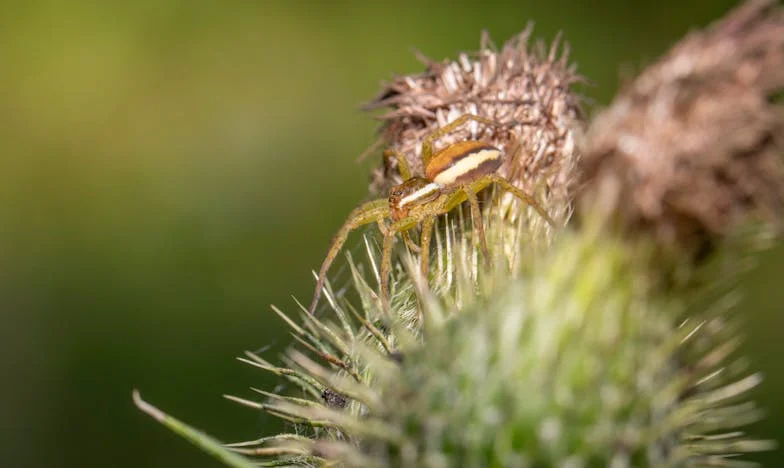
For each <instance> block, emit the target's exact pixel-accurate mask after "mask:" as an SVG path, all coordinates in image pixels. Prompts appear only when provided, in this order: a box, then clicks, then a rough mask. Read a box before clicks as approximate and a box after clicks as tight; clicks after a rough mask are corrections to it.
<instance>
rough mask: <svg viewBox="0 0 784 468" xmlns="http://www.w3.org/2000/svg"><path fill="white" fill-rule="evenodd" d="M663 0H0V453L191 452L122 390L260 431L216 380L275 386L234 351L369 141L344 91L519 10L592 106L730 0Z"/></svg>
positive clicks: (339, 214)
mask: <svg viewBox="0 0 784 468" xmlns="http://www.w3.org/2000/svg"><path fill="white" fill-rule="evenodd" d="M671 3H672V5H668V4H666V3H661V2H653V1H650V2H644V3H639V2H635V4H634V5H633V6H632V5H630V4H629V2H621V1H619V0H607V1H603V2H601V3H596V2H594V3H593V4H591V5H590V6H588V5H587V4H586V3H585V2H580V1H576V0H573V1H565V0H564V1H560V2H550V3H545V2H494V3H492V4H487V3H485V2H477V1H470V2H469V1H460V2H396V3H393V4H392V3H378V2H339V3H337V4H335V3H334V2H332V4H330V5H327V4H326V3H324V4H321V3H315V2H313V4H310V3H308V2H277V3H272V2H231V3H217V2H198V1H197V2H185V1H176V0H163V1H159V2H151V3H149V4H145V5H141V4H140V5H137V4H134V3H132V2H122V3H121V2H105V3H103V4H96V3H94V2H55V1H48V2H47V1H40V2H30V3H29V4H25V5H22V4H14V5H9V4H6V5H4V8H3V14H2V15H0V59H1V60H0V63H2V73H0V142H2V151H0V311H2V318H3V321H2V327H0V340H1V342H2V348H0V349H2V351H3V357H4V359H3V364H2V367H1V368H0V371H2V374H0V375H2V376H3V385H2V386H0V388H2V390H0V401H2V402H3V403H2V405H3V407H2V412H3V414H4V418H3V421H4V423H3V424H2V425H0V465H3V466H44V465H48V466H93V465H99V464H100V465H105V464H107V463H108V464H110V465H112V466H118V467H122V466H172V465H181V464H185V463H193V464H197V465H198V466H209V464H210V463H212V462H211V461H210V460H209V459H207V458H206V457H205V456H204V455H203V454H201V453H199V452H198V451H197V450H194V449H192V448H191V447H189V446H187V445H186V444H185V443H183V442H182V441H180V440H178V439H177V438H176V437H175V436H173V435H171V434H169V433H168V432H167V431H166V430H165V429H163V428H161V427H157V426H155V425H154V424H151V423H150V422H149V421H148V420H147V419H146V418H145V417H144V416H143V415H141V414H139V413H138V412H137V411H136V410H135V409H134V408H133V407H132V405H131V402H130V391H131V389H132V388H134V387H140V388H143V389H144V391H145V395H146V396H147V397H148V398H150V399H151V400H154V401H155V402H157V403H158V404H160V405H161V406H163V407H165V408H166V409H167V410H169V411H171V412H172V413H173V414H177V415H180V416H182V417H183V418H185V419H187V420H189V421H190V422H192V423H193V424H195V425H196V426H198V427H203V428H209V429H210V432H211V433H212V434H214V435H216V436H218V437H221V438H223V439H225V440H237V439H241V438H247V437H248V435H249V434H253V433H258V434H269V433H275V432H279V431H278V429H279V428H278V427H277V426H276V425H277V424H278V423H277V422H276V421H274V420H273V419H272V418H269V417H267V416H263V415H258V414H253V413H252V412H250V411H248V410H247V409H244V408H240V407H238V406H236V405H233V404H231V403H229V402H226V401H224V400H222V399H221V398H220V395H221V394H222V393H226V392H229V393H238V392H240V391H242V389H244V388H245V387H247V386H249V385H253V386H255V387H261V388H270V387H271V386H272V385H274V380H272V379H270V378H269V377H267V376H265V375H262V374H260V373H258V372H254V371H253V370H251V369H248V368H246V367H245V366H243V365H240V364H238V363H235V362H234V361H233V357H234V356H235V355H237V354H239V353H240V352H241V351H242V350H244V349H254V348H262V347H265V346H271V347H270V348H269V349H267V350H266V351H264V352H263V353H262V354H263V355H264V356H266V357H268V358H270V359H272V360H274V359H275V357H276V355H277V353H278V352H279V351H280V349H281V348H282V347H283V346H285V345H286V344H288V343H289V341H290V339H289V337H288V336H287V335H286V334H285V333H286V332H285V328H284V326H283V324H282V323H281V322H280V319H278V318H277V317H276V316H275V315H274V314H272V313H271V312H270V311H269V308H268V304H270V303H277V304H289V305H291V304H292V302H291V299H290V295H292V294H294V295H296V296H297V297H300V298H307V297H309V294H310V293H311V292H312V289H311V286H312V284H313V282H312V280H311V277H310V275H309V270H310V269H311V268H313V267H315V266H316V265H317V264H318V263H319V262H320V260H321V258H322V255H323V253H324V251H325V249H326V247H327V244H328V242H329V239H330V236H331V235H332V232H333V230H334V229H335V228H336V227H337V225H338V224H339V223H340V222H341V221H342V220H343V219H344V217H345V214H346V213H347V212H348V211H349V210H350V209H351V208H353V206H355V205H356V203H357V202H358V201H359V200H361V199H362V198H363V197H364V196H365V193H366V192H365V189H366V185H367V181H368V179H367V174H368V168H369V167H370V166H371V165H374V164H375V162H376V161H375V160H374V159H373V158H374V157H377V156H375V155H374V156H371V158H370V159H371V160H370V161H367V162H365V163H363V164H361V165H357V164H354V162H353V161H354V159H355V157H356V156H357V155H359V154H360V153H361V152H362V150H363V149H364V148H365V147H366V146H367V145H369V144H370V143H372V141H373V140H374V138H375V137H374V135H373V132H374V129H375V123H374V122H373V121H372V119H370V118H369V116H366V115H362V114H361V113H360V112H359V111H358V110H357V106H358V105H359V104H360V103H362V102H363V101H365V100H367V99H370V98H371V97H373V95H374V94H375V92H376V90H377V89H378V84H379V81H381V80H384V79H388V78H390V77H391V76H392V75H393V73H395V72H401V73H402V72H413V71H416V70H419V69H421V68H422V66H421V65H420V64H418V63H417V62H416V60H415V59H414V56H413V54H412V53H411V49H412V48H413V47H416V48H417V49H419V50H421V51H422V52H423V53H425V54H426V55H428V56H431V57H433V58H436V59H441V58H444V57H448V56H454V54H455V53H456V52H457V51H459V50H473V49H476V47H477V45H478V41H479V33H480V31H481V29H483V28H486V29H488V31H489V32H490V33H491V34H492V36H493V37H495V38H496V40H497V41H498V42H502V41H503V40H505V39H507V38H508V37H510V36H511V35H513V34H515V33H516V32H518V31H519V30H521V29H522V28H523V27H524V26H525V24H526V22H527V21H528V20H535V21H536V24H537V27H536V29H535V33H534V35H535V36H537V37H544V38H545V39H551V38H552V37H553V36H554V35H555V33H556V32H557V31H559V30H563V32H564V36H565V38H566V39H567V40H568V41H569V42H570V43H571V44H572V49H573V55H572V56H573V58H574V60H575V61H577V62H578V64H579V70H580V71H581V72H582V73H583V74H584V75H586V76H588V77H589V78H590V79H592V80H593V81H594V82H595V83H596V86H595V87H592V88H587V89H585V92H586V94H588V95H589V96H591V97H592V98H595V99H596V100H597V102H599V103H606V102H607V101H608V100H609V98H610V97H611V96H612V95H613V94H614V92H615V90H616V88H617V86H618V83H619V78H618V77H619V75H622V71H623V70H629V69H630V67H631V69H633V68H634V67H636V66H638V65H640V64H642V63H646V62H647V61H650V60H652V59H653V58H655V57H656V56H658V55H659V54H660V53H662V52H663V51H664V50H666V48H667V46H668V45H669V44H670V43H672V42H673V41H675V40H677V39H678V38H680V37H681V36H682V35H683V34H684V33H685V32H686V31H687V30H688V29H689V28H690V27H691V26H701V25H705V24H707V23H708V22H710V21H711V20H712V19H714V18H717V17H718V16H720V15H721V14H722V13H723V12H724V11H726V10H727V9H728V8H729V6H730V5H732V4H733V2H729V1H723V0H722V1H708V0H701V1H693V2H683V3H680V2H671ZM624 64H625V65H628V66H629V67H626V68H624V67H622V66H621V65H624ZM349 245H351V242H350V243H349ZM783 270H784V251H783V250H782V249H778V250H777V251H775V252H774V253H772V254H770V255H768V256H767V257H766V258H765V259H764V263H763V265H762V267H761V268H760V269H759V270H758V271H757V272H756V273H755V274H754V276H753V277H751V278H749V280H748V281H747V283H748V290H749V295H748V297H747V304H748V307H747V310H748V317H747V318H746V319H745V321H746V322H747V325H748V327H747V334H748V335H749V336H750V337H752V339H750V340H749V342H748V344H747V349H748V351H749V353H750V355H751V356H752V359H753V360H754V364H755V366H756V367H758V368H760V369H761V370H762V371H763V372H764V373H765V375H766V377H767V381H766V382H765V383H763V385H762V387H761V389H762V390H761V391H760V394H759V395H758V398H757V399H758V401H759V402H760V403H761V404H762V405H763V406H765V407H767V408H768V409H769V417H768V418H767V420H766V421H765V422H764V423H763V424H761V425H760V426H758V431H757V433H760V434H764V435H769V436H771V437H774V436H776V435H778V434H779V433H780V432H781V428H782V427H784V406H782V403H781V402H780V401H781V399H780V398H779V395H780V393H781V392H782V391H784V374H781V373H780V368H781V365H780V363H779V361H778V354H779V353H780V352H781V350H782V347H781V344H780V340H779V339H778V337H777V336H776V334H777V330H779V329H781V326H782V325H783V324H782V321H783V320H784V319H783V318H782V314H781V313H780V310H781V308H782V306H781V305H780V304H781V301H782V300H784V293H782V292H781V288H780V287H778V285H779V283H780V280H779V279H778V278H780V275H781V274H782V272H783ZM344 277H345V278H346V280H347V279H348V278H347V275H345V276H344ZM777 371H778V372H779V373H777ZM777 457H778V458H777ZM780 457H781V455H780V454H778V453H771V454H765V455H764V458H763V457H760V460H763V461H766V462H767V463H769V464H771V465H775V460H780Z"/></svg>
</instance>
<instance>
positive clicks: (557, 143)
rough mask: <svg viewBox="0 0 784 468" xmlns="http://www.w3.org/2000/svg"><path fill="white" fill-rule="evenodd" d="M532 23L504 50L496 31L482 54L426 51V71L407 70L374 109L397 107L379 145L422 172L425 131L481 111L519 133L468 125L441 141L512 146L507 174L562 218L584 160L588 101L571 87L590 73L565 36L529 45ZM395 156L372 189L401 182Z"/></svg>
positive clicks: (385, 119) (391, 110)
mask: <svg viewBox="0 0 784 468" xmlns="http://www.w3.org/2000/svg"><path fill="white" fill-rule="evenodd" d="M531 31H532V28H531V26H529V27H527V28H526V29H525V30H524V31H523V32H522V33H520V34H519V35H518V36H516V37H514V38H512V39H511V40H510V41H508V42H507V43H506V44H504V46H503V48H502V49H501V51H500V52H499V51H497V49H496V47H495V46H494V45H493V44H492V42H491V40H490V39H489V37H488V35H487V34H486V33H485V34H483V35H482V40H481V48H480V50H479V51H478V52H476V53H474V54H468V53H463V54H460V56H459V57H458V59H457V60H456V61H444V62H436V61H433V60H430V59H427V58H424V57H421V56H420V60H421V61H422V62H423V63H424V64H425V65H426V66H427V69H426V70H425V72H424V73H422V74H419V75H413V76H412V75H406V76H400V77H398V78H397V79H395V80H394V81H392V82H391V83H388V84H386V85H385V86H384V88H383V89H382V91H381V93H380V94H379V95H378V97H376V98H375V99H374V100H373V101H371V102H370V103H369V104H368V105H367V106H366V109H368V110H372V109H378V108H389V110H388V111H387V112H386V113H384V114H383V115H382V116H381V117H380V119H381V121H382V122H383V123H382V127H381V138H380V141H379V143H381V144H383V145H384V146H387V147H390V148H393V149H395V150H398V151H400V152H402V153H403V154H405V155H406V157H407V159H408V164H409V166H410V167H411V168H412V170H413V171H414V172H416V173H421V172H422V167H421V158H420V154H419V152H420V144H421V142H422V137H423V136H425V135H427V134H428V133H430V132H432V131H434V130H436V129H438V128H440V127H442V126H444V125H445V124H447V123H448V122H451V121H452V120H454V119H456V118H457V117H459V116H461V115H463V114H475V115H479V116H482V117H486V118H489V119H492V120H495V121H497V122H500V123H504V124H510V125H511V124H512V123H516V124H515V125H513V126H512V131H511V132H508V131H498V130H497V129H492V128H485V126H481V125H473V126H468V127H466V128H465V129H463V130H462V131H456V132H454V133H453V134H451V135H448V136H446V137H444V138H443V139H442V140H441V142H440V145H441V146H440V147H443V145H448V144H450V143H453V142H455V141H460V140H465V139H468V138H472V139H489V140H490V141H492V142H493V144H495V145H496V146H498V147H499V148H500V149H502V150H503V151H505V152H506V154H507V164H506V165H505V166H504V167H502V168H501V169H500V171H499V172H500V173H501V174H502V175H503V176H505V177H506V178H507V179H509V180H510V181H511V182H512V183H514V184H515V185H517V186H518V187H520V188H521V189H523V190H525V191H527V192H529V193H536V194H537V195H538V196H539V197H542V198H539V201H540V202H541V203H542V204H543V206H544V208H545V210H546V211H548V212H550V213H551V215H552V216H554V217H556V219H558V218H560V219H563V218H565V217H566V215H567V211H568V206H569V204H568V201H569V200H570V195H569V187H570V184H571V182H572V181H573V180H574V177H575V172H574V168H575V165H576V160H577V151H576V149H575V141H576V135H575V132H577V131H579V129H580V127H581V122H582V112H581V109H580V99H579V97H578V96H577V95H576V94H574V92H573V91H572V90H571V89H570V88H571V86H572V85H574V84H575V83H578V82H581V81H582V78H581V77H580V76H579V75H578V74H577V73H576V72H575V69H574V66H573V65H570V64H569V62H568V58H569V51H568V46H567V45H564V46H563V47H561V45H560V42H559V41H558V40H556V41H554V42H553V44H552V45H551V46H550V47H549V49H548V48H547V47H546V46H545V44H544V43H543V42H538V43H537V44H536V46H535V47H534V48H533V50H532V49H531V48H530V46H529V39H530V36H531ZM399 181H400V179H399V175H398V173H397V170H396V163H395V161H394V160H387V161H384V163H383V166H382V167H380V168H379V169H377V170H376V171H374V173H373V175H372V180H371V191H372V192H374V193H380V194H386V192H387V191H388V189H389V188H390V187H391V186H392V185H395V184H396V183H399Z"/></svg>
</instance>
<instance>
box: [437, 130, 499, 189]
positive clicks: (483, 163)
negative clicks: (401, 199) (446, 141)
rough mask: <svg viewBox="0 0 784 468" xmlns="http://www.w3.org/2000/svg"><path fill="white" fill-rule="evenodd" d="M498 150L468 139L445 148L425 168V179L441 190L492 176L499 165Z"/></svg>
mask: <svg viewBox="0 0 784 468" xmlns="http://www.w3.org/2000/svg"><path fill="white" fill-rule="evenodd" d="M502 156H503V154H502V153H501V150H499V149H498V148H496V147H495V146H493V145H490V144H488V143H485V142H482V141H476V140H468V141H462V142H459V143H455V144H453V145H450V146H447V147H446V148H444V149H443V150H441V151H439V152H438V153H436V154H435V155H434V156H433V157H432V159H430V161H428V163H427V166H426V167H425V176H426V177H427V178H428V179H429V180H432V181H433V182H435V183H437V184H438V185H440V186H442V187H453V186H456V185H462V184H466V183H469V182H471V181H474V180H477V179H479V178H480V177H482V176H484V175H487V174H492V173H494V172H495V171H497V170H498V168H499V167H501V163H502V162H503V158H502Z"/></svg>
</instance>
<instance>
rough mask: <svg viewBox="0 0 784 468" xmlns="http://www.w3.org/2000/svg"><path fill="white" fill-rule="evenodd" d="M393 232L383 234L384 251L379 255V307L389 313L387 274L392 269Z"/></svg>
mask: <svg viewBox="0 0 784 468" xmlns="http://www.w3.org/2000/svg"><path fill="white" fill-rule="evenodd" d="M394 240H395V232H394V231H392V230H391V229H390V230H389V232H386V233H384V250H383V252H382V254H381V307H382V308H383V309H384V312H387V311H389V273H390V270H391V269H392V246H393V245H394Z"/></svg>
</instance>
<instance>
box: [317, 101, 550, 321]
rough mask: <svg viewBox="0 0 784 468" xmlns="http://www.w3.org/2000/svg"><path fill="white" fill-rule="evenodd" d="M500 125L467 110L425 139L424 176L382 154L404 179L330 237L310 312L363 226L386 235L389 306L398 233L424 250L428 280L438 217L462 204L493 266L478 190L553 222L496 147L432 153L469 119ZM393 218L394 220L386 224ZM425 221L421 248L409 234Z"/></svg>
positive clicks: (384, 297) (478, 144) (468, 145)
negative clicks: (511, 199) (508, 174)
mask: <svg viewBox="0 0 784 468" xmlns="http://www.w3.org/2000/svg"><path fill="white" fill-rule="evenodd" d="M470 120H472V121H476V122H479V123H483V124H485V125H492V126H498V127H502V126H503V125H501V124H499V123H497V122H495V121H493V120H489V119H485V118H483V117H479V116H476V115H472V114H464V115H462V116H460V117H458V118H457V119H455V120H454V121H452V122H450V123H449V124H447V125H445V126H443V127H441V128H439V129H438V130H436V131H434V132H432V133H430V134H429V135H427V136H426V137H425V138H424V140H423V142H422V165H423V167H424V168H425V170H424V172H425V174H424V176H415V175H413V174H412V173H411V170H410V168H409V166H408V163H407V161H406V159H405V157H404V156H403V155H402V154H400V153H399V152H396V151H394V150H387V151H385V152H384V157H390V156H392V157H395V158H396V159H397V162H398V170H399V172H400V175H401V177H402V178H403V182H402V183H401V184H400V185H396V186H395V187H392V189H391V191H390V194H389V198H388V199H378V200H374V201H371V202H368V203H365V204H363V205H361V206H359V207H358V208H356V209H354V210H353V211H352V212H351V213H350V214H349V216H348V219H347V220H346V221H345V222H344V223H343V226H342V227H341V228H340V230H338V233H337V234H336V235H335V237H334V238H333V239H332V244H331V246H330V248H329V251H328V253H327V256H326V258H325V259H324V262H323V263H322V265H321V269H320V270H319V275H318V280H317V282H316V291H315V292H314V294H313V302H312V303H311V305H310V308H309V309H308V311H309V312H310V313H311V314H313V313H314V312H315V309H316V305H317V304H318V300H319V298H320V296H321V291H322V289H323V288H324V282H325V281H326V275H327V271H328V270H329V267H330V266H331V265H332V262H333V261H334V260H335V257H336V256H337V254H338V252H339V251H340V249H341V248H342V246H343V244H344V243H345V242H346V239H347V237H348V235H349V233H350V232H351V231H352V230H354V229H356V228H358V227H360V226H363V225H365V224H370V223H373V222H376V223H378V226H379V229H380V230H381V233H382V234H383V236H384V243H383V252H382V258H381V302H382V307H384V308H385V309H386V308H388V306H389V275H390V270H391V268H392V266H391V265H392V259H391V256H392V247H393V242H394V240H395V236H396V234H398V233H400V234H401V235H402V237H403V239H404V241H405V242H406V244H407V245H408V246H409V247H410V248H412V250H414V251H418V252H419V254H420V270H421V272H422V274H423V277H425V278H427V272H428V267H429V265H428V263H429V254H430V240H431V236H432V232H433V224H434V222H435V218H436V216H440V215H442V214H444V213H447V212H449V211H450V210H452V209H453V208H455V207H456V206H458V205H459V204H461V203H463V202H465V201H468V202H469V204H470V205H471V215H472V217H473V227H474V232H475V238H476V239H477V240H478V242H479V243H480V245H481V249H482V254H483V255H484V257H485V261H486V263H487V264H488V265H489V262H490V255H489V251H488V248H487V242H486V240H485V233H484V227H483V225H482V218H481V210H480V208H479V200H478V198H477V193H478V192H480V191H481V190H483V189H484V188H486V187H487V186H489V185H491V184H496V185H498V186H499V187H501V188H502V189H503V190H506V191H508V192H511V193H512V194H513V195H514V196H516V197H517V198H519V199H520V200H521V201H523V202H525V203H527V204H528V205H530V206H531V207H533V208H534V209H535V210H536V211H537V213H539V214H540V215H541V216H542V217H543V218H544V219H545V220H546V221H547V222H548V223H549V224H550V225H554V224H555V223H554V222H553V220H552V218H550V216H549V215H548V214H547V212H545V211H544V209H543V208H542V207H541V206H540V205H539V203H537V202H536V200H534V199H533V197H531V196H530V195H528V194H526V193H525V192H523V191H522V190H520V189H519V188H517V187H515V186H514V185H512V183H510V182H509V181H508V180H506V179H505V178H504V177H502V176H501V175H499V174H497V173H496V171H497V170H498V168H499V167H501V164H502V163H503V153H502V152H501V150H499V149H498V148H495V147H494V146H492V145H490V144H489V143H485V142H482V141H477V140H468V141H463V142H459V143H455V144H452V145H449V146H447V147H446V148H444V149H442V150H440V151H438V152H437V153H435V154H434V151H433V145H434V142H435V140H437V139H438V138H440V137H442V136H444V135H446V134H447V133H449V132H451V131H453V130H454V129H456V128H457V127H459V126H460V125H464V124H465V123H466V122H468V121H470ZM387 218H389V219H390V221H391V224H389V225H387V223H386V219H387ZM420 224H421V225H422V230H421V234H420V246H416V245H415V244H414V243H413V241H411V238H410V237H409V235H408V231H409V230H410V229H413V228H415V227H416V226H418V225H420Z"/></svg>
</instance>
